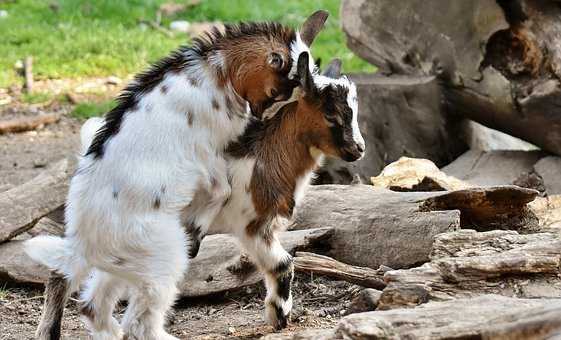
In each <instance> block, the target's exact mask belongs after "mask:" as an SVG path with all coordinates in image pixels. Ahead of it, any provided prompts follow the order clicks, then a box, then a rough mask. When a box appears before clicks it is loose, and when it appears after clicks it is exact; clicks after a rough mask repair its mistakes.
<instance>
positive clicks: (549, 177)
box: [534, 156, 561, 195]
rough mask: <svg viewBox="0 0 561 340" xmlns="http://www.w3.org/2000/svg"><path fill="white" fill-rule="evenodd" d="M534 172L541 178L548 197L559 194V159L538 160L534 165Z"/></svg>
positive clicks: (560, 177) (560, 176)
mask: <svg viewBox="0 0 561 340" xmlns="http://www.w3.org/2000/svg"><path fill="white" fill-rule="evenodd" d="M534 171H535V172H536V173H537V174H538V175H539V176H540V177H541V179H542V181H543V184H544V186H545V192H546V193H547V194H548V195H559V194H561V157H555V156H548V157H544V158H542V159H540V160H539V161H538V162H537V163H536V164H534Z"/></svg>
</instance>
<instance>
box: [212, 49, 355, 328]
mask: <svg viewBox="0 0 561 340" xmlns="http://www.w3.org/2000/svg"><path fill="white" fill-rule="evenodd" d="M308 63H309V55H308V53H307V52H304V53H302V54H301V55H300V57H299V59H298V68H297V71H298V72H297V76H298V78H299V81H300V90H301V91H302V97H301V98H300V99H299V100H298V101H297V102H292V103H290V104H286V105H285V106H284V107H283V108H282V109H280V111H279V112H278V113H277V114H276V115H275V116H274V117H273V118H271V119H268V120H264V121H260V120H253V121H252V123H250V125H248V127H247V128H246V130H245V132H244V134H243V135H242V136H241V137H240V138H239V139H238V140H237V141H236V142H234V143H231V144H230V145H229V146H228V148H227V151H226V153H227V155H228V172H229V176H230V178H231V184H232V194H231V196H230V199H229V200H228V202H227V203H226V205H225V206H224V208H223V209H222V211H221V212H220V214H219V215H218V217H217V219H216V220H215V221H214V223H213V225H212V227H211V230H212V231H213V232H222V233H224V232H226V233H231V234H234V235H236V236H237V238H238V239H239V240H240V242H241V244H242V246H243V247H244V248H245V250H246V252H247V253H248V254H249V255H250V256H251V257H252V259H253V261H255V263H256V264H257V265H258V267H259V268H260V269H261V271H262V272H263V273H264V274H265V284H266V286H267V297H266V300H265V305H266V317H267V319H268V321H269V323H271V324H272V325H273V326H274V327H275V328H276V329H280V328H283V327H285V326H286V324H287V317H288V315H289V313H290V310H291V308H292V295H291V292H290V286H291V282H292V277H293V265H292V258H291V256H290V255H289V254H288V253H287V252H286V251H285V250H284V249H283V247H282V245H281V244H280V243H279V240H278V238H277V235H276V234H277V230H276V229H275V226H276V225H279V224H278V223H275V222H276V220H278V219H286V218H289V217H291V215H292V212H293V209H294V206H295V204H296V202H297V201H298V200H299V198H301V196H302V193H303V190H304V188H305V187H306V185H307V184H308V180H309V179H310V176H311V174H312V172H313V171H314V170H315V169H316V167H317V166H318V164H319V163H320V161H321V158H322V157H323V155H324V154H326V155H329V156H334V157H338V158H342V159H344V160H346V161H349V162H352V161H355V160H357V159H359V158H361V157H362V156H363V154H364V148H365V146H364V139H363V138H362V135H361V134H360V131H359V129H358V121H357V113H358V112H357V111H358V105H357V98H356V87H355V85H354V84H353V83H352V82H350V81H349V80H348V79H347V78H346V77H340V76H339V71H340V66H341V64H340V62H339V61H335V62H333V63H331V64H330V65H329V67H328V68H327V70H326V72H325V73H324V74H323V75H319V74H312V73H311V72H310V69H309V67H308Z"/></svg>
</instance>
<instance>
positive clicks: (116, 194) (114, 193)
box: [112, 189, 119, 199]
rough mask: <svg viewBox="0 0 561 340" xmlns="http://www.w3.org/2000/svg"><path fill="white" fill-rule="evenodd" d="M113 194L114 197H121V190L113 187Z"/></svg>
mask: <svg viewBox="0 0 561 340" xmlns="http://www.w3.org/2000/svg"><path fill="white" fill-rule="evenodd" d="M112 194H113V198H114V199H117V198H118V197H119V190H117V189H113V193H112Z"/></svg>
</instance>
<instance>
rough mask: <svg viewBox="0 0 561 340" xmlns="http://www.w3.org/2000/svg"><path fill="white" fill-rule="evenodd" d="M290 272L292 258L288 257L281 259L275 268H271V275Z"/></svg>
mask: <svg viewBox="0 0 561 340" xmlns="http://www.w3.org/2000/svg"><path fill="white" fill-rule="evenodd" d="M288 271H292V256H290V255H288V256H286V257H285V258H284V259H282V260H281V261H280V262H279V263H277V265H276V266H275V268H273V270H272V273H273V274H276V275H278V274H283V273H285V272H288Z"/></svg>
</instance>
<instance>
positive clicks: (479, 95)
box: [341, 0, 561, 155]
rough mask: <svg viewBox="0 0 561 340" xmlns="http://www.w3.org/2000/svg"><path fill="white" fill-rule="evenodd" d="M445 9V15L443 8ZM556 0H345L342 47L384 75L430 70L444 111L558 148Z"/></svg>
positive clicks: (560, 34)
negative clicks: (344, 42)
mask: <svg viewBox="0 0 561 340" xmlns="http://www.w3.org/2000/svg"><path fill="white" fill-rule="evenodd" d="M442 13H446V15H442ZM560 15H561V7H559V5H558V3H556V2H555V1H531V0H513V1H495V0H481V1H447V0H434V1H430V2H426V1H423V0H411V1H400V2H397V3H393V2H388V1H384V0H345V1H343V4H342V10H341V18H342V24H343V30H344V31H345V33H346V34H347V37H348V44H349V47H350V48H351V49H352V50H353V51H354V52H356V53H357V54H358V55H359V56H361V57H362V58H364V59H366V60H368V61H369V62H371V63H372V64H374V65H376V66H378V67H379V70H380V72H381V73H383V74H386V75H391V76H395V75H397V76H404V75H405V76H419V77H421V76H436V77H437V78H438V79H439V83H440V85H441V86H442V89H443V94H444V101H445V104H446V106H447V108H448V110H447V112H449V113H459V114H461V115H464V116H465V117H468V118H470V119H473V120H475V121H477V122H479V123H481V124H483V125H486V126H488V127H491V128H494V129H497V130H500V131H503V132H506V133H508V134H510V135H512V136H515V137H519V138H521V139H524V140H526V141H529V142H531V143H533V144H535V145H537V146H539V147H540V148H542V149H543V150H547V151H549V152H551V153H554V154H557V155H561V113H559V109H558V107H559V102H560V101H561V81H560V79H561V48H560V47H559V46H561V26H560V25H559V24H558V23H559V16H560Z"/></svg>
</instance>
